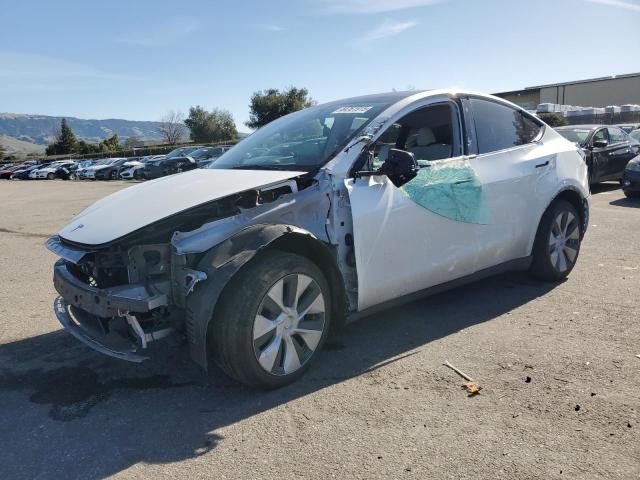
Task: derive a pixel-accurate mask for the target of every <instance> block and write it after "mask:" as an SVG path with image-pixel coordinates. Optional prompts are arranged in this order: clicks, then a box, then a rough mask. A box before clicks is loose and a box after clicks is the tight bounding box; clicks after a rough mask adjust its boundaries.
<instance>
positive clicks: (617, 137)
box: [556, 125, 640, 185]
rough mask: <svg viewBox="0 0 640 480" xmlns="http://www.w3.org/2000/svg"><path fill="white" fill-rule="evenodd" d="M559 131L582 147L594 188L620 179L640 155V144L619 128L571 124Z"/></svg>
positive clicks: (590, 180)
mask: <svg viewBox="0 0 640 480" xmlns="http://www.w3.org/2000/svg"><path fill="white" fill-rule="evenodd" d="M556 131H557V132H558V133H559V134H560V135H562V136H563V137H564V138H566V139H567V140H569V141H571V142H574V143H575V144H577V145H579V146H580V148H582V151H583V152H584V154H585V161H586V162H587V167H588V169H589V184H591V185H593V184H594V183H598V182H604V181H607V180H620V179H621V178H622V172H624V169H625V167H626V166H627V163H628V162H629V160H631V159H632V158H634V157H635V156H636V155H638V154H639V153H640V144H639V143H638V142H637V141H635V140H633V139H632V138H630V137H629V135H627V134H626V133H625V132H624V131H623V130H622V129H620V128H619V127H616V126H612V125H571V126H566V127H557V128H556Z"/></svg>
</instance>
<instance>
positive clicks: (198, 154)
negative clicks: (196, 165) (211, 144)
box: [189, 148, 213, 160]
mask: <svg viewBox="0 0 640 480" xmlns="http://www.w3.org/2000/svg"><path fill="white" fill-rule="evenodd" d="M212 151H213V149H212V148H199V149H198V150H195V151H193V152H191V153H190V154H189V156H190V157H191V158H193V159H194V160H203V159H205V158H209V157H210V156H211V152H212Z"/></svg>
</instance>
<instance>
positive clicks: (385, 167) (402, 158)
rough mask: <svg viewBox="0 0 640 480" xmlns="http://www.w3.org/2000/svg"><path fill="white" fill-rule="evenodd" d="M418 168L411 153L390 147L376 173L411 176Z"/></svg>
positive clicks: (390, 175) (389, 175)
mask: <svg viewBox="0 0 640 480" xmlns="http://www.w3.org/2000/svg"><path fill="white" fill-rule="evenodd" d="M419 169H420V167H418V162H416V159H415V157H414V156H413V153H411V152H407V151H405V150H399V149H397V148H392V149H390V150H389V155H388V156H387V160H386V161H385V162H384V163H383V164H382V166H381V167H380V170H379V171H378V173H379V174H380V175H386V176H388V177H396V176H412V178H413V176H415V174H416V172H417V171H418V170H419Z"/></svg>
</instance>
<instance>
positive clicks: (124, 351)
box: [53, 297, 148, 363]
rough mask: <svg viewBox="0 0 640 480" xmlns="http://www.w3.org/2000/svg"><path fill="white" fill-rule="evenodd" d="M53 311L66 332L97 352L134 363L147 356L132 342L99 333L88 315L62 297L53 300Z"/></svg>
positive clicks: (113, 335)
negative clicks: (139, 352)
mask: <svg viewBox="0 0 640 480" xmlns="http://www.w3.org/2000/svg"><path fill="white" fill-rule="evenodd" d="M53 311H54V312H55V314H56V317H58V321H59V322H60V323H61V324H62V326H63V327H64V329H65V330H66V331H67V332H69V333H70V334H71V335H73V336H74V337H75V338H76V339H78V340H79V341H81V342H82V343H84V344H85V345H86V346H88V347H90V348H92V349H94V350H96V351H97V352H99V353H102V354H104V355H109V356H110V357H114V358H118V359H120V360H126V361H128V362H135V363H140V362H142V361H144V360H146V359H147V358H148V357H145V356H143V355H140V354H138V353H137V350H138V346H137V345H136V344H135V343H134V342H132V341H128V340H127V339H125V338H124V337H122V336H117V335H115V334H105V333H101V332H100V331H99V329H98V328H95V327H92V325H91V323H92V322H91V321H89V319H88V315H87V314H86V313H84V312H82V311H79V310H78V309H76V308H75V307H73V306H72V305H69V304H68V303H67V302H65V300H64V298H62V297H58V298H56V300H55V301H54V303H53ZM94 323H95V322H94Z"/></svg>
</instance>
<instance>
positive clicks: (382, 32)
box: [351, 20, 418, 47]
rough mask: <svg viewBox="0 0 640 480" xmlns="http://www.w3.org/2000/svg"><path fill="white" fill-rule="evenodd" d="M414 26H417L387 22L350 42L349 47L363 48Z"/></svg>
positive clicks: (413, 23)
mask: <svg viewBox="0 0 640 480" xmlns="http://www.w3.org/2000/svg"><path fill="white" fill-rule="evenodd" d="M416 25H418V22H413V21H409V22H396V21H390V20H387V21H385V22H383V23H382V24H381V25H379V26H378V27H376V28H374V29H373V30H370V31H368V32H367V33H365V34H364V35H363V36H361V37H360V38H357V39H355V40H354V41H353V42H351V46H352V47H364V46H366V45H368V44H370V43H372V42H375V41H377V40H381V39H383V38H387V37H393V36H395V35H399V34H401V33H402V32H406V31H407V30H409V29H410V28H413V27H415V26H416Z"/></svg>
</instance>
